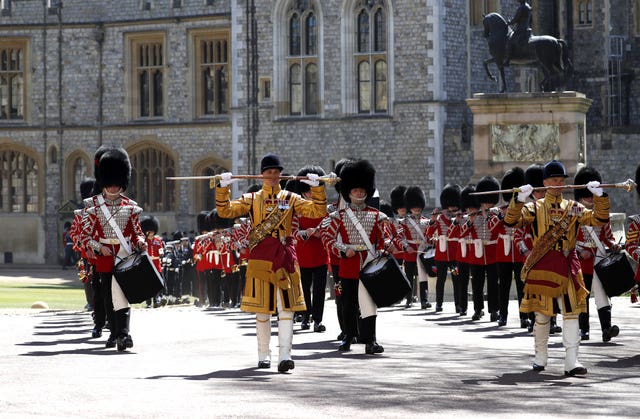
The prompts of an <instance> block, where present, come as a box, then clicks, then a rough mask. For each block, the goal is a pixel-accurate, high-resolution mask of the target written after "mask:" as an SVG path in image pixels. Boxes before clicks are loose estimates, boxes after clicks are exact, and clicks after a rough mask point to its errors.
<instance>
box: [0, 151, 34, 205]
mask: <svg viewBox="0 0 640 419" xmlns="http://www.w3.org/2000/svg"><path fill="white" fill-rule="evenodd" d="M43 167H44V165H43V162H42V156H41V155H40V154H38V153H36V152H35V151H34V150H32V149H29V148H27V147H24V146H22V145H18V144H10V143H6V144H0V171H1V172H2V176H0V213H2V214H9V213H12V214H39V213H41V212H42V203H43V191H44V179H43V176H42V168H43Z"/></svg>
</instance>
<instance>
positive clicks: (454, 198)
mask: <svg viewBox="0 0 640 419" xmlns="http://www.w3.org/2000/svg"><path fill="white" fill-rule="evenodd" d="M440 205H441V206H442V208H443V209H447V208H449V207H456V208H460V185H452V184H451V183H447V184H446V185H445V187H444V188H442V192H440Z"/></svg>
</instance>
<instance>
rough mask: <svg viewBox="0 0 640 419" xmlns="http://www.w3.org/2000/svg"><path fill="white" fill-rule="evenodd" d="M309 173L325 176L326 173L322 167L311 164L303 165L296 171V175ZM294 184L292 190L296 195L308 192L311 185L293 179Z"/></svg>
mask: <svg viewBox="0 0 640 419" xmlns="http://www.w3.org/2000/svg"><path fill="white" fill-rule="evenodd" d="M309 173H315V174H316V175H318V176H325V175H326V173H325V171H324V169H323V168H322V167H320V166H313V165H307V166H305V167H303V168H302V169H300V171H299V172H298V175H297V176H307V175H308V174H309ZM294 182H295V183H294V185H295V188H294V189H293V192H295V193H297V194H298V195H302V194H303V193H304V192H309V191H310V190H311V186H310V185H307V184H306V183H304V182H301V181H299V180H296V181H294Z"/></svg>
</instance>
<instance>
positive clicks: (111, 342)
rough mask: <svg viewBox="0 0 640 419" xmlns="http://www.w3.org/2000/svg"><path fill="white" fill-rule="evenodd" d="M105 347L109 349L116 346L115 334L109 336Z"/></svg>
mask: <svg viewBox="0 0 640 419" xmlns="http://www.w3.org/2000/svg"><path fill="white" fill-rule="evenodd" d="M104 347H105V348H107V349H109V348H115V347H116V338H115V336H109V339H107V342H106V343H105V344H104Z"/></svg>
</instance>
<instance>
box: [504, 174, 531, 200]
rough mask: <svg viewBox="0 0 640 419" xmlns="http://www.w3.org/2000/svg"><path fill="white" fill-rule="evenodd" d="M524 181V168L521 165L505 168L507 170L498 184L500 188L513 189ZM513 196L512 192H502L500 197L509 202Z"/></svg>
mask: <svg viewBox="0 0 640 419" xmlns="http://www.w3.org/2000/svg"><path fill="white" fill-rule="evenodd" d="M525 183H526V182H525V181H524V170H522V168H521V167H517V166H516V167H514V168H512V169H509V170H507V172H506V173H505V174H504V176H503V177H502V183H501V184H500V189H513V188H519V187H520V186H522V185H524V184H525ZM512 198H513V192H502V199H503V200H504V201H505V202H510V201H511V199H512Z"/></svg>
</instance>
